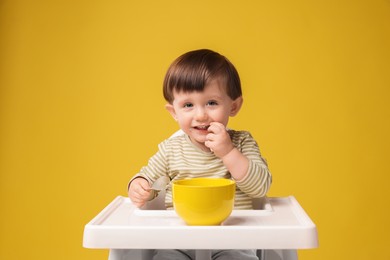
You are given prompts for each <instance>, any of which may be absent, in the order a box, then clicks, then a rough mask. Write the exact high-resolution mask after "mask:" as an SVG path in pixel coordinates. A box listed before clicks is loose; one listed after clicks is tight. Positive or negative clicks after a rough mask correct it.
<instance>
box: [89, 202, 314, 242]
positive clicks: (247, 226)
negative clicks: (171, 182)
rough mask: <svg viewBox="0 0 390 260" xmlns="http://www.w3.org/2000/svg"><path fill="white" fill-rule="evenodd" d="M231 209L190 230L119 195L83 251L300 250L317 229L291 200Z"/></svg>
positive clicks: (166, 213)
mask: <svg viewBox="0 0 390 260" xmlns="http://www.w3.org/2000/svg"><path fill="white" fill-rule="evenodd" d="M267 200H268V201H267V202H266V203H265V207H264V209H262V210H233V212H232V214H231V215H230V216H229V217H228V218H227V219H226V220H225V221H224V222H223V223H222V225H220V226H188V225H186V224H185V223H184V221H183V220H182V219H181V218H180V217H179V216H177V215H176V213H175V211H174V210H140V209H138V208H136V207H135V206H134V205H133V204H132V203H131V201H130V200H129V198H125V197H122V196H118V197H117V198H115V199H114V200H113V201H112V202H111V203H110V204H109V205H108V206H107V207H106V208H105V209H103V210H102V211H101V212H100V213H99V214H98V215H97V216H96V217H95V218H94V219H92V220H91V221H90V222H89V223H88V224H87V225H86V226H85V228H84V238H83V239H84V241H83V246H84V247H86V248H107V249H120V248H122V249H125V248H129V249H130V248H131V249H250V248H262V249H303V248H315V247H317V246H318V240H317V229H316V226H315V224H314V223H313V222H312V221H311V219H310V218H309V217H308V215H307V214H306V213H305V211H304V210H303V209H302V207H301V206H300V205H299V203H298V202H297V200H296V199H295V198H294V197H293V196H289V197H284V198H267Z"/></svg>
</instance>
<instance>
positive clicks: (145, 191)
mask: <svg viewBox="0 0 390 260" xmlns="http://www.w3.org/2000/svg"><path fill="white" fill-rule="evenodd" d="M152 192H153V190H151V189H150V187H149V182H148V181H147V180H146V179H144V178H136V179H134V180H133V181H132V182H131V183H130V187H129V191H128V194H129V198H130V200H131V201H132V202H133V204H134V205H135V206H136V207H142V206H143V205H144V204H145V203H146V202H147V201H148V200H149V199H150V197H151V195H152V194H151V193H152Z"/></svg>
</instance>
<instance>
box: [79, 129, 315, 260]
mask: <svg viewBox="0 0 390 260" xmlns="http://www.w3.org/2000/svg"><path fill="white" fill-rule="evenodd" d="M181 134H183V132H182V131H181V130H179V131H177V132H176V133H174V134H173V135H172V136H171V137H173V136H177V135H181ZM164 198H165V191H162V192H160V194H159V195H158V196H157V197H156V198H155V199H153V200H152V201H150V202H148V203H147V204H146V205H145V206H144V207H143V208H142V209H136V208H135V207H134V205H132V203H131V202H130V200H129V198H125V197H122V196H118V197H117V198H115V199H114V200H113V201H112V202H111V203H110V204H109V205H108V206H107V207H106V208H104V209H103V210H102V211H101V212H100V213H99V214H98V215H97V216H96V217H94V218H93V219H92V220H91V221H90V222H89V223H88V224H87V225H86V226H85V228H84V237H83V246H84V247H86V248H96V249H98V248H100V249H104V248H105V249H110V253H109V260H129V259H131V260H149V259H152V257H153V251H154V249H152V248H159V249H171V248H181V249H183V248H186V249H195V250H196V260H207V259H210V258H211V253H210V252H211V251H210V250H211V248H215V247H210V245H211V243H212V244H213V245H217V246H218V247H217V248H218V249H220V248H224V249H235V248H233V247H234V246H237V247H238V248H242V249H244V248H247V249H248V248H257V247H261V249H258V250H257V255H258V257H259V259H260V260H297V259H298V255H297V250H296V249H309V248H315V247H317V246H318V237H317V229H316V226H315V224H314V223H313V222H312V221H311V219H310V218H309V216H307V214H306V213H305V212H304V210H303V208H302V207H301V206H300V205H299V203H298V202H297V201H296V199H295V198H294V197H293V196H290V197H285V198H261V199H253V208H254V209H262V210H259V211H255V210H254V211H251V212H250V213H249V214H251V213H253V214H260V215H255V216H249V217H245V216H243V217H242V216H241V221H244V222H241V223H240V221H239V220H240V216H238V217H234V216H233V217H232V218H231V217H229V218H230V219H233V222H232V221H230V222H229V218H228V220H227V221H228V222H229V223H227V226H226V225H225V226H220V227H207V226H204V227H201V228H200V229H199V228H194V227H188V226H183V225H182V224H181V223H180V222H177V221H179V218H178V217H177V216H176V218H175V217H172V216H170V215H168V216H167V213H169V214H170V213H174V211H167V210H165V203H164ZM137 212H138V213H137ZM147 212H150V213H151V214H149V215H145V216H149V217H145V216H144V215H137V214H141V213H142V214H148V213H147ZM154 213H156V214H160V215H153V214H154ZM233 213H234V210H233ZM161 214H162V215H161ZM245 214H247V213H245ZM234 220H235V221H236V222H234ZM237 220H238V222H237ZM172 234H173V235H172ZM169 236H171V237H172V238H174V239H172V238H171V237H170V239H164V238H167V237H169ZM194 237H195V238H196V239H194ZM226 237H228V238H229V239H227V240H226V241H225V240H224V239H225V238H226ZM237 237H239V238H238V239H237ZM232 238H233V239H235V238H236V240H234V241H232ZM189 239H191V242H190V243H188V241H189ZM193 239H194V240H193ZM194 241H196V242H195V243H194ZM229 243H230V244H229ZM232 243H233V244H232ZM195 244H196V245H195ZM178 246H180V247H178ZM248 246H249V247H248ZM205 248H207V250H205ZM217 248H216V249H217Z"/></svg>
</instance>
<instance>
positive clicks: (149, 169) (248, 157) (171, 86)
mask: <svg viewBox="0 0 390 260" xmlns="http://www.w3.org/2000/svg"><path fill="white" fill-rule="evenodd" d="M163 92H164V98H165V99H166V101H167V104H166V109H167V110H168V111H169V113H170V114H171V115H172V117H173V118H174V120H176V121H177V123H178V125H179V127H180V129H181V130H182V131H183V133H184V134H182V135H178V136H175V137H173V138H169V139H167V140H165V141H163V142H162V143H160V145H159V149H158V152H157V153H156V154H155V155H154V156H153V157H151V158H150V160H149V162H148V165H147V166H145V167H143V168H142V169H141V170H140V172H139V173H138V174H136V175H135V176H134V177H133V178H132V179H131V181H130V183H129V185H128V195H129V197H130V199H131V201H132V203H133V204H134V205H135V206H138V207H141V206H142V205H144V204H145V203H146V202H147V201H149V200H151V199H153V198H154V197H155V196H157V194H156V193H155V192H154V191H153V190H151V189H150V187H151V184H152V183H153V182H154V181H155V180H156V179H158V178H159V177H161V176H167V177H169V179H170V180H178V179H189V178H200V177H207V178H228V179H229V178H231V179H234V180H235V181H236V196H235V203H234V208H235V209H251V208H252V198H259V197H264V196H265V195H266V193H267V191H268V190H269V188H270V185H271V182H272V177H271V174H270V172H269V170H268V167H267V164H266V162H265V160H264V159H263V158H262V157H261V154H260V151H259V148H258V145H257V143H256V141H255V140H254V139H253V137H252V136H251V134H250V133H249V132H247V131H235V130H232V129H228V128H227V125H228V121H229V118H230V117H233V116H235V115H237V113H238V112H239V111H240V108H241V106H242V103H243V98H242V91H241V83H240V78H239V75H238V72H237V70H236V69H235V67H234V66H233V64H232V63H231V62H230V61H229V60H228V59H227V58H225V57H224V56H222V55H220V54H219V53H216V52H214V51H211V50H206V49H202V50H195V51H190V52H188V53H185V54H183V55H182V56H180V57H179V58H177V59H176V60H175V61H174V62H173V63H172V64H171V66H170V67H169V69H168V71H167V74H166V76H165V79H164V85H163ZM165 204H166V207H167V208H168V209H171V208H173V204H172V189H171V185H168V187H167V190H166V197H165ZM212 257H213V258H214V259H217V258H218V259H258V258H257V256H256V252H255V250H216V251H213V252H212ZM154 259H195V257H194V251H193V250H156V255H155V258H154Z"/></svg>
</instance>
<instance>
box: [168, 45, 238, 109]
mask: <svg viewBox="0 0 390 260" xmlns="http://www.w3.org/2000/svg"><path fill="white" fill-rule="evenodd" d="M216 78H219V79H221V80H222V82H224V83H225V84H226V92H227V94H228V96H229V97H230V98H231V99H232V100H235V99H236V98H238V97H240V96H241V95H242V91H241V83H240V77H239V75H238V72H237V70H236V68H235V67H234V66H233V64H232V63H231V62H230V61H229V60H228V59H227V58H226V57H224V56H222V55H221V54H219V53H217V52H214V51H211V50H207V49H201V50H195V51H190V52H187V53H185V54H183V55H181V56H180V57H178V58H177V59H176V60H175V61H174V62H173V63H172V64H171V66H170V67H169V69H168V71H167V73H166V75H165V79H164V85H163V92H164V98H165V100H166V101H168V102H169V103H171V104H172V102H173V91H178V92H180V91H184V92H192V91H203V90H204V87H205V86H206V84H207V83H208V82H210V80H212V79H216Z"/></svg>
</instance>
